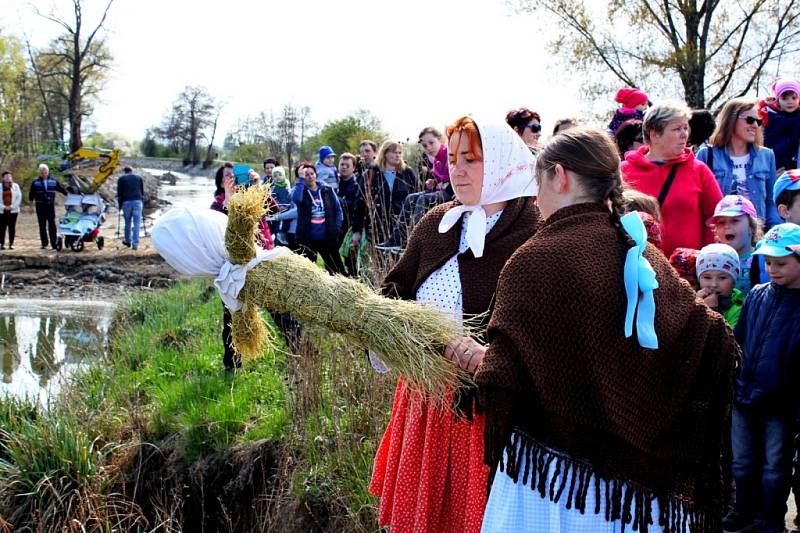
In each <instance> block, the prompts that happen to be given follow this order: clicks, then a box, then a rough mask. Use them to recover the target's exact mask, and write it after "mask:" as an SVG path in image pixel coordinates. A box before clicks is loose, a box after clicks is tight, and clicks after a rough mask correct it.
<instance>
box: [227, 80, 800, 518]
mask: <svg viewBox="0 0 800 533" xmlns="http://www.w3.org/2000/svg"><path fill="white" fill-rule="evenodd" d="M798 96H800V83H798V82H797V81H794V80H787V79H779V80H777V81H776V82H775V84H774V85H773V94H772V95H771V97H769V98H767V99H765V100H762V101H757V100H755V99H747V98H734V99H732V100H730V101H728V102H727V103H726V104H725V105H724V106H723V108H722V109H721V111H720V112H719V114H718V116H716V117H714V116H713V115H712V113H710V112H709V111H707V110H702V109H700V110H690V109H689V108H688V107H687V106H686V105H685V104H683V103H679V102H667V101H665V102H655V103H652V102H651V101H650V98H649V96H648V95H647V94H645V93H644V92H643V91H641V90H638V89H635V88H623V89H621V90H620V91H619V92H618V93H617V95H616V101H617V102H618V103H619V104H620V107H619V108H618V110H617V111H616V112H615V113H614V117H613V118H612V120H611V121H610V123H609V125H608V128H607V129H606V130H603V131H601V130H598V129H592V128H587V127H584V126H581V125H580V124H579V123H578V121H577V120H575V119H571V118H569V119H562V120H558V121H557V122H556V125H555V127H554V130H553V132H552V136H551V137H550V138H549V139H547V140H543V139H542V126H541V116H540V115H539V114H538V113H537V112H535V111H532V110H530V109H527V108H520V109H514V110H511V111H509V112H508V114H507V115H506V117H505V120H502V119H498V120H493V119H491V118H489V119H487V120H484V119H478V118H473V117H461V118H460V119H458V120H457V121H455V122H454V123H453V124H451V125H450V126H449V127H448V128H447V130H446V135H443V134H442V133H441V132H440V131H438V130H437V129H436V128H433V127H426V128H424V129H423V130H422V131H421V132H420V134H419V143H420V145H421V147H422V148H423V150H424V157H423V158H422V159H421V161H420V163H419V165H417V168H415V169H412V168H411V167H410V166H409V165H408V164H407V163H406V161H405V160H404V157H403V155H404V146H403V144H402V143H399V142H394V141H387V142H384V143H382V144H381V145H380V146H378V145H377V144H376V143H375V142H373V141H371V140H364V141H362V142H361V143H360V145H359V150H358V152H359V153H358V154H352V153H342V154H336V153H335V152H334V150H332V149H331V147H329V146H322V147H320V148H319V159H318V161H316V162H310V161H304V162H301V163H299V164H298V165H296V166H295V167H294V168H293V169H291V170H288V169H285V168H283V167H282V166H281V165H280V161H279V160H278V159H277V158H270V159H267V160H265V161H264V175H263V176H259V175H258V174H257V173H255V172H253V173H252V175H251V177H250V180H249V183H250V184H253V185H256V184H257V185H260V186H264V187H268V188H269V191H270V194H269V195H268V197H269V200H268V204H269V205H268V206H267V207H268V213H269V214H268V216H267V217H265V219H264V221H263V224H262V226H261V230H262V231H261V234H260V236H259V237H260V240H261V244H262V246H264V247H265V248H270V247H272V246H274V245H282V246H287V247H289V248H291V249H292V250H294V251H296V252H297V253H301V254H303V255H305V256H307V257H308V258H309V259H311V260H312V261H316V259H317V257H318V256H319V257H321V259H322V262H323V263H324V265H325V268H326V269H327V270H328V271H329V272H330V273H335V274H343V275H348V276H352V277H358V276H359V271H360V268H363V266H364V264H365V263H364V261H363V258H364V257H365V256H367V257H368V256H369V253H367V252H365V250H367V251H368V252H370V253H371V250H377V251H378V253H391V254H395V255H396V256H397V257H398V261H397V263H396V264H395V266H394V267H393V268H392V269H391V270H390V271H389V272H388V273H387V274H386V276H385V278H384V279H383V283H382V290H383V292H384V294H385V295H387V296H390V297H394V298H403V299H410V300H419V301H425V302H430V303H432V304H434V305H436V306H438V307H439V308H440V309H441V310H442V311H443V312H445V313H448V314H450V315H451V316H453V317H454V318H456V319H459V320H460V319H464V318H469V317H478V320H479V323H480V324H479V327H478V330H479V332H480V333H479V334H478V335H477V336H475V337H462V338H459V339H456V340H454V341H453V342H452V343H450V345H449V346H448V348H447V350H446V352H445V356H446V357H448V358H449V359H450V360H452V361H453V363H454V364H456V365H459V366H460V367H462V368H463V369H464V370H466V371H467V372H470V373H472V374H473V380H472V383H471V384H469V385H467V384H465V385H464V386H463V387H462V388H461V389H459V390H455V391H453V392H452V398H451V400H452V405H451V406H449V408H444V409H442V408H441V407H440V406H438V405H433V404H430V403H429V402H428V400H426V399H425V398H424V397H423V396H421V395H420V394H419V393H416V392H412V391H411V390H410V389H409V388H407V386H406V383H405V382H404V380H403V378H402V377H401V378H400V380H399V381H398V384H397V390H396V393H395V401H394V405H393V409H392V415H391V419H390V422H389V425H388V427H387V429H386V432H385V435H384V437H383V439H382V441H381V443H380V446H379V449H378V452H377V456H376V459H375V465H374V471H373V477H372V480H371V483H370V491H371V492H372V493H373V494H374V495H375V496H376V497H378V498H379V500H380V503H379V513H378V514H379V522H380V525H382V526H388V527H389V528H390V530H391V531H393V532H404V531H408V532H412V531H432V532H436V531H442V532H444V531H480V530H483V531H489V532H492V531H501V532H505V531H508V532H512V531H565V532H567V531H569V532H573V531H587V532H589V531H591V532H596V531H609V532H611V531H622V530H624V528H625V527H632V528H633V529H634V530H641V531H684V530H691V531H720V530H723V529H724V530H726V531H761V532H774V531H783V530H784V523H783V522H784V515H785V513H786V503H787V500H788V497H789V493H790V487H791V486H794V487H795V490H797V489H800V472H798V471H797V469H796V468H795V471H794V475H793V459H795V458H796V457H797V452H798V450H797V444H796V443H797V442H798V441H800V439H798V438H797V434H798V416H799V415H800V412H798V407H800V402H798V397H797V394H796V390H797V389H796V388H795V387H797V386H798V384H800V380H799V379H798V378H800V376H799V375H798V362H800V226H798V224H800V199H799V197H800V170H798V169H797V168H796V167H797V158H798V151H799V150H800V110H798ZM337 158H338V163H337ZM232 170H233V165H230V164H226V165H225V166H223V167H222V168H220V170H219V172H218V174H217V191H216V193H215V202H214V206H213V207H214V208H215V209H218V210H220V211H223V212H224V211H225V209H226V204H227V198H229V197H230V195H231V194H233V192H234V190H235V181H234V176H233V173H232ZM292 177H294V180H295V182H294V184H292ZM226 313H227V310H226ZM229 318H230V317H229V315H226V324H227V323H228V321H229ZM276 320H280V321H281V322H279V324H281V323H283V324H284V325H285V324H286V323H291V322H292V321H291V320H288V322H287V320H286V317H276ZM294 327H296V325H295V326H294ZM224 335H226V336H227V337H226V346H227V345H229V344H230V340H229V335H230V333H229V326H226V331H225V333H224ZM226 353H227V352H226ZM373 355H374V354H373ZM377 356H378V357H371V361H372V362H373V364H374V366H375V367H376V369H378V370H381V371H382V370H385V369H383V368H382V365H380V364H379V363H380V361H379V354H377ZM237 365H238V362H237V361H235V355H234V354H233V351H232V348H231V351H230V354H229V355H226V366H230V367H235V366H237ZM487 487H489V491H488V497H487V491H486V489H487Z"/></svg>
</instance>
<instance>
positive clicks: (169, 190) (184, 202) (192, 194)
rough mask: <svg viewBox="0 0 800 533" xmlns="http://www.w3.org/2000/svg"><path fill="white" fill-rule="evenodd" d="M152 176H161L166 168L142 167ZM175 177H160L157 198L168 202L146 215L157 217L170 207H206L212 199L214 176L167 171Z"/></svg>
mask: <svg viewBox="0 0 800 533" xmlns="http://www.w3.org/2000/svg"><path fill="white" fill-rule="evenodd" d="M144 170H146V171H147V172H149V173H150V174H152V175H153V176H156V177H159V178H161V177H162V176H164V174H166V173H167V171H166V170H157V169H150V168H146V169H144ZM169 173H170V174H172V175H173V176H174V177H175V180H174V181H168V180H166V179H162V181H161V187H160V189H159V192H158V198H159V200H164V201H166V202H169V205H166V206H164V207H159V208H157V209H155V210H154V211H152V212H149V213H148V216H149V217H151V218H153V219H157V218H158V217H160V216H161V215H163V214H164V213H166V212H167V211H169V210H170V209H171V208H172V207H177V206H182V207H189V208H192V209H208V208H209V207H210V206H211V202H213V201H214V188H215V187H214V178H209V177H206V176H191V175H189V174H184V173H182V172H174V171H169Z"/></svg>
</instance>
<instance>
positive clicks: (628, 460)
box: [476, 204, 739, 531]
mask: <svg viewBox="0 0 800 533" xmlns="http://www.w3.org/2000/svg"><path fill="white" fill-rule="evenodd" d="M629 247H630V244H629V241H628V239H627V236H626V235H625V234H624V233H623V232H622V231H621V229H619V228H618V226H616V227H615V225H613V224H612V218H611V216H610V213H609V210H608V208H607V207H606V206H605V205H602V204H579V205H573V206H570V207H566V208H564V209H561V210H559V211H558V212H556V213H554V214H553V215H552V216H551V217H550V218H549V219H548V220H547V221H546V222H545V223H544V224H543V225H542V227H541V228H540V229H539V231H538V232H537V234H536V235H535V236H534V237H533V238H531V239H530V240H529V241H528V242H526V243H525V244H524V245H523V246H522V247H520V249H519V250H518V251H517V252H516V253H515V254H514V255H513V256H512V257H511V259H510V260H509V261H508V263H507V265H506V267H505V269H504V270H503V272H502V274H501V276H500V280H499V283H498V291H497V301H496V304H495V310H494V314H493V315H492V318H491V321H490V324H489V329H488V337H489V340H490V343H491V344H490V348H489V350H488V352H487V355H486V358H485V359H484V362H483V364H482V366H481V367H480V369H479V371H478V373H477V374H476V382H477V383H478V388H479V391H480V392H479V397H480V400H481V405H482V407H483V409H484V410H485V412H486V427H485V460H486V462H487V464H489V466H490V467H492V468H496V467H497V466H498V462H500V464H499V466H500V470H501V471H505V473H506V475H509V476H510V477H512V478H513V479H514V480H515V481H517V480H518V479H519V477H520V476H522V478H523V481H524V482H528V480H530V482H531V483H530V486H531V488H532V489H534V490H538V491H539V493H540V495H541V496H542V497H549V499H550V500H551V501H558V500H559V498H561V497H564V498H567V506H568V507H570V506H575V508H577V509H578V510H580V511H581V512H583V511H584V510H585V501H586V494H587V492H588V491H589V490H595V491H597V496H598V497H597V498H596V501H597V502H598V504H597V506H596V508H595V509H594V512H595V513H599V502H600V495H601V494H603V493H602V492H601V491H600V481H599V480H600V479H603V480H606V481H605V484H606V491H605V494H606V502H607V511H606V516H605V518H606V520H614V519H617V518H620V517H621V518H622V519H623V521H625V522H627V523H632V524H633V525H634V528H636V527H639V528H641V529H640V531H646V530H647V525H648V524H652V523H654V519H657V520H658V522H657V523H658V524H660V525H662V526H664V527H665V528H666V529H667V531H681V530H685V528H686V527H687V524H688V525H689V527H690V528H691V529H692V531H719V530H720V529H721V526H720V515H721V513H722V508H721V504H720V502H721V499H722V486H721V481H720V472H721V470H720V468H721V467H720V448H721V444H722V439H723V433H724V431H723V428H724V418H725V416H726V411H727V409H728V406H729V403H730V394H731V390H732V373H733V369H734V365H735V361H736V358H737V357H738V356H739V352H738V347H737V345H736V342H735V341H734V338H733V334H732V332H731V331H730V329H729V328H728V327H727V325H726V324H725V321H724V319H723V318H722V316H721V315H718V314H717V313H714V312H712V311H711V310H709V309H708V308H707V307H706V306H705V305H704V304H703V303H702V302H700V301H699V300H697V299H696V297H695V294H694V292H693V291H692V290H691V288H690V287H689V285H688V284H687V283H686V282H684V281H683V280H681V279H680V278H679V277H678V275H677V274H676V273H675V272H674V270H673V269H672V268H671V267H670V265H669V263H668V262H667V260H666V258H664V256H663V255H662V254H661V253H660V252H659V251H658V250H656V248H654V247H653V246H652V245H649V246H648V247H647V250H646V252H645V257H646V258H647V259H648V261H649V262H650V264H651V265H652V266H653V269H654V270H655V272H656V276H657V279H658V282H659V285H660V287H659V288H658V289H656V290H655V291H654V296H655V302H656V318H655V325H656V333H657V335H658V342H659V348H658V350H647V349H644V348H642V347H641V346H639V344H638V342H637V340H636V336H635V334H634V336H633V337H631V338H628V339H626V338H625V335H624V327H623V325H624V320H625V306H626V296H625V289H624V284H623V277H622V271H623V265H624V261H625V254H626V251H627V250H628V248H629ZM512 429H514V430H515V431H514V437H513V438H512V437H511V435H512ZM504 450H506V451H508V453H509V460H508V461H506V462H505V464H503V462H502V457H503V451H504ZM523 456H524V457H525V458H526V460H527V461H526V463H525V464H526V467H525V468H524V469H521V468H519V465H520V463H521V459H522V458H523ZM553 461H556V464H557V467H558V468H557V471H558V472H562V473H563V476H561V477H556V476H554V477H553V478H552V479H548V478H547V472H548V468H549V466H550V465H551V463H552V462H553ZM521 470H524V471H521ZM568 478H571V480H570V482H569V483H567V479H568ZM556 479H561V480H563V481H562V482H560V483H556ZM623 484H625V486H626V487H627V489H626V490H624V491H623ZM623 492H624V493H623ZM653 499H657V500H658V503H659V506H660V514H659V516H658V517H651V516H650V514H651V513H650V512H649V509H650V507H649V503H650V502H651V501H652V500H653Z"/></svg>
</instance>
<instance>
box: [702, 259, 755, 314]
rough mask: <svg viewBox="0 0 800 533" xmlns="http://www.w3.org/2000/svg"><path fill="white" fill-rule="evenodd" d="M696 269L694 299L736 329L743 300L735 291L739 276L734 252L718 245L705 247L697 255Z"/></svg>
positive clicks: (743, 294)
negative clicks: (696, 282)
mask: <svg viewBox="0 0 800 533" xmlns="http://www.w3.org/2000/svg"><path fill="white" fill-rule="evenodd" d="M696 269H697V281H698V283H699V284H700V290H699V291H697V295H698V296H699V297H700V298H702V299H703V301H704V302H705V303H706V305H707V306H709V307H710V308H711V309H713V310H714V311H716V312H718V313H719V314H721V315H722V316H724V317H725V321H726V322H727V323H728V325H729V326H730V327H732V328H735V327H736V323H737V322H739V314H740V313H741V312H742V304H744V299H745V293H743V292H742V291H740V290H739V289H737V288H736V287H735V285H736V280H737V279H738V278H739V273H740V268H739V255H738V254H737V253H736V250H734V249H733V248H731V247H730V246H728V245H727V244H721V243H714V244H709V245H707V246H704V247H703V248H702V249H701V250H700V251H699V252H698V253H697V264H696Z"/></svg>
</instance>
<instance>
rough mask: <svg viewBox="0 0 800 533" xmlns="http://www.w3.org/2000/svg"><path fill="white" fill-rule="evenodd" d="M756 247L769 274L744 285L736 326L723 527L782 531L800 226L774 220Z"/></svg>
mask: <svg viewBox="0 0 800 533" xmlns="http://www.w3.org/2000/svg"><path fill="white" fill-rule="evenodd" d="M754 253H755V254H757V255H763V256H764V257H765V259H766V265H767V272H768V274H769V277H770V278H771V280H772V281H771V282H770V283H765V284H761V285H758V286H756V287H754V288H753V290H752V291H750V294H748V296H747V299H746V300H745V303H744V307H743V308H742V313H741V316H740V318H739V324H738V325H737V326H736V330H735V333H736V340H737V341H738V342H739V345H740V346H741V347H742V368H741V372H740V373H739V376H738V378H737V379H736V390H735V396H734V405H733V416H732V419H731V426H732V431H731V441H732V444H733V476H734V479H735V480H736V503H735V505H734V510H733V512H731V513H730V514H729V515H728V516H727V517H726V518H725V520H724V521H723V527H724V529H725V530H726V531H740V530H742V529H743V528H746V527H748V526H750V525H751V524H752V526H753V527H752V530H753V531H775V532H780V531H784V516H785V515H786V500H787V498H788V496H789V481H790V474H791V462H792V456H793V454H794V446H793V444H792V440H793V438H794V434H795V426H796V416H797V409H798V407H800V405H799V404H798V395H797V390H798V386H800V383H798V381H799V380H798V375H797V368H798V367H797V365H798V358H799V357H800V226H797V225H796V224H791V223H784V224H778V225H776V226H774V227H773V228H772V229H770V230H769V231H768V232H767V234H766V235H765V236H764V239H763V240H762V241H760V242H759V243H758V246H757V248H756V251H755V252H754Z"/></svg>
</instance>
